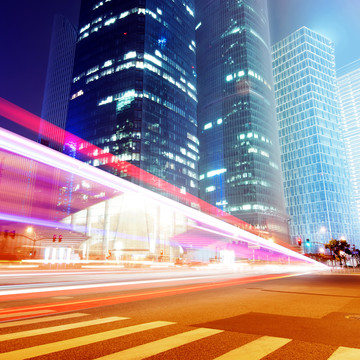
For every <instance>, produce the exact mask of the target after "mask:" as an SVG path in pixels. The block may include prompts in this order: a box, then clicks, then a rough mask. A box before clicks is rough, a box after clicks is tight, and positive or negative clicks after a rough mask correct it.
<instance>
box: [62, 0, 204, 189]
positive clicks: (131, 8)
mask: <svg viewBox="0 0 360 360" xmlns="http://www.w3.org/2000/svg"><path fill="white" fill-rule="evenodd" d="M79 29H80V30H79V34H78V42H77V46H76V54H75V63H74V72H73V84H72V90H71V100H70V104H69V112H68V119H67V127H66V129H67V130H68V131H70V132H71V133H73V134H75V135H77V136H79V137H81V138H83V139H85V140H87V141H89V142H91V143H92V144H94V145H96V146H99V147H100V148H102V149H103V151H104V152H105V153H106V152H110V153H112V154H114V155H115V156H116V157H117V159H119V160H126V161H128V162H130V163H132V164H134V165H137V166H138V167H140V168H141V169H143V170H146V171H148V172H149V173H151V174H154V175H156V176H158V177H159V178H161V179H164V180H166V181H168V182H170V183H171V184H174V185H176V186H178V187H179V188H180V189H181V191H182V192H183V193H191V194H193V195H197V191H198V182H197V162H198V145H199V143H198V139H197V136H196V135H197V123H196V104H197V95H196V78H195V75H196V73H195V65H196V64H195V17H194V3H193V0H184V1H181V2H180V1H176V2H174V1H161V0H146V1H145V0H112V1H110V0H103V1H99V0H83V1H82V4H81V10H80V20H79ZM91 164H92V165H94V166H102V165H106V164H104V162H103V161H102V159H101V157H100V158H99V159H95V160H93V161H91ZM115 173H116V171H115ZM118 175H119V174H118Z"/></svg>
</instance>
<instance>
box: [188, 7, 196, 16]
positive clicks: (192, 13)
mask: <svg viewBox="0 0 360 360" xmlns="http://www.w3.org/2000/svg"><path fill="white" fill-rule="evenodd" d="M186 10H187V11H188V12H189V14H190V15H191V16H192V17H194V16H195V15H194V11H192V10H191V9H190V8H189V7H188V6H187V5H186Z"/></svg>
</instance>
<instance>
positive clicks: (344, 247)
mask: <svg viewBox="0 0 360 360" xmlns="http://www.w3.org/2000/svg"><path fill="white" fill-rule="evenodd" d="M325 249H329V250H330V254H331V255H332V254H333V253H334V254H335V256H336V258H339V260H340V266H341V267H342V259H344V264H345V255H346V254H348V255H351V254H352V252H351V250H350V244H349V243H348V242H347V241H346V240H336V239H331V240H330V241H329V242H328V243H327V244H325Z"/></svg>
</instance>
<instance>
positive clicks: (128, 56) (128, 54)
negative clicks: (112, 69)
mask: <svg viewBox="0 0 360 360" xmlns="http://www.w3.org/2000/svg"><path fill="white" fill-rule="evenodd" d="M134 57H136V51H129V52H128V53H126V54H125V55H124V60H127V59H132V58H134Z"/></svg>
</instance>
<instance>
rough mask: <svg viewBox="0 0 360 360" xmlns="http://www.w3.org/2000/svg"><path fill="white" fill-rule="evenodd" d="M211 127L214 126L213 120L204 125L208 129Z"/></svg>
mask: <svg viewBox="0 0 360 360" xmlns="http://www.w3.org/2000/svg"><path fill="white" fill-rule="evenodd" d="M210 128H212V123H211V122H210V123H207V124H205V125H204V130H207V129H210Z"/></svg>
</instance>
